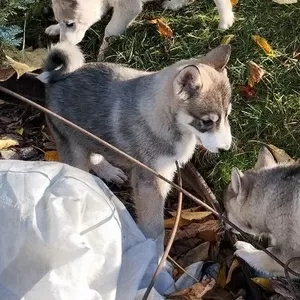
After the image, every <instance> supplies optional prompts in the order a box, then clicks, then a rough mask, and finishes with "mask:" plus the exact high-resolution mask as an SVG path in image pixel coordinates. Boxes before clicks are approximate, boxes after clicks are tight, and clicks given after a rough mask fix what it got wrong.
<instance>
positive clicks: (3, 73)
mask: <svg viewBox="0 0 300 300" xmlns="http://www.w3.org/2000/svg"><path fill="white" fill-rule="evenodd" d="M14 74H15V70H14V69H13V68H12V67H11V66H8V67H2V68H1V69H0V81H6V80H8V79H9V78H10V77H11V76H13V75H14Z"/></svg>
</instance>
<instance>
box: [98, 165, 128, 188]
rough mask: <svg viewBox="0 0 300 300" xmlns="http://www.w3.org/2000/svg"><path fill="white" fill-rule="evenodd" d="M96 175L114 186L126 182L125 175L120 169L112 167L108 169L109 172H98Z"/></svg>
mask: <svg viewBox="0 0 300 300" xmlns="http://www.w3.org/2000/svg"><path fill="white" fill-rule="evenodd" d="M97 173H98V172H97ZM97 175H98V176H99V177H100V178H102V179H104V180H106V181H108V182H113V183H116V184H123V183H124V182H125V181H127V180H128V177H127V176H126V174H125V173H124V172H123V171H122V170H121V169H119V168H116V167H114V166H111V167H109V170H108V169H107V170H105V172H99V174H97Z"/></svg>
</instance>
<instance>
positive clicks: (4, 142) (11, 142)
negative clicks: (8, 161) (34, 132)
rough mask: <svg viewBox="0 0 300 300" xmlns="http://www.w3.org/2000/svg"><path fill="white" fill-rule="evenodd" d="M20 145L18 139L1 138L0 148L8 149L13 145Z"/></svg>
mask: <svg viewBox="0 0 300 300" xmlns="http://www.w3.org/2000/svg"><path fill="white" fill-rule="evenodd" d="M16 145H19V143H18V141H15V140H12V139H3V140H0V150H2V149H7V148H9V147H12V146H16Z"/></svg>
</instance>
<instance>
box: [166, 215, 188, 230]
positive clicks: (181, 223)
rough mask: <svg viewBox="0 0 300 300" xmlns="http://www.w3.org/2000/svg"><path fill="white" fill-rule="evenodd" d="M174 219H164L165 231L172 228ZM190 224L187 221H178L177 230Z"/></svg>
mask: <svg viewBox="0 0 300 300" xmlns="http://www.w3.org/2000/svg"><path fill="white" fill-rule="evenodd" d="M175 219H176V218H175V217H172V218H169V219H166V220H165V221H164V222H165V228H166V229H171V228H173V227H174V224H175ZM189 224H191V222H190V221H187V220H184V219H182V218H181V219H180V221H179V228H180V227H182V226H186V225H189Z"/></svg>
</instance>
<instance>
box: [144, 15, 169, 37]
mask: <svg viewBox="0 0 300 300" xmlns="http://www.w3.org/2000/svg"><path fill="white" fill-rule="evenodd" d="M148 23H149V24H156V25H157V30H158V32H159V34H160V35H161V36H163V37H165V38H173V36H174V35H173V31H172V29H171V28H170V27H169V26H168V25H167V24H166V23H165V22H163V21H162V20H161V19H153V20H150V21H149V22H148Z"/></svg>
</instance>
